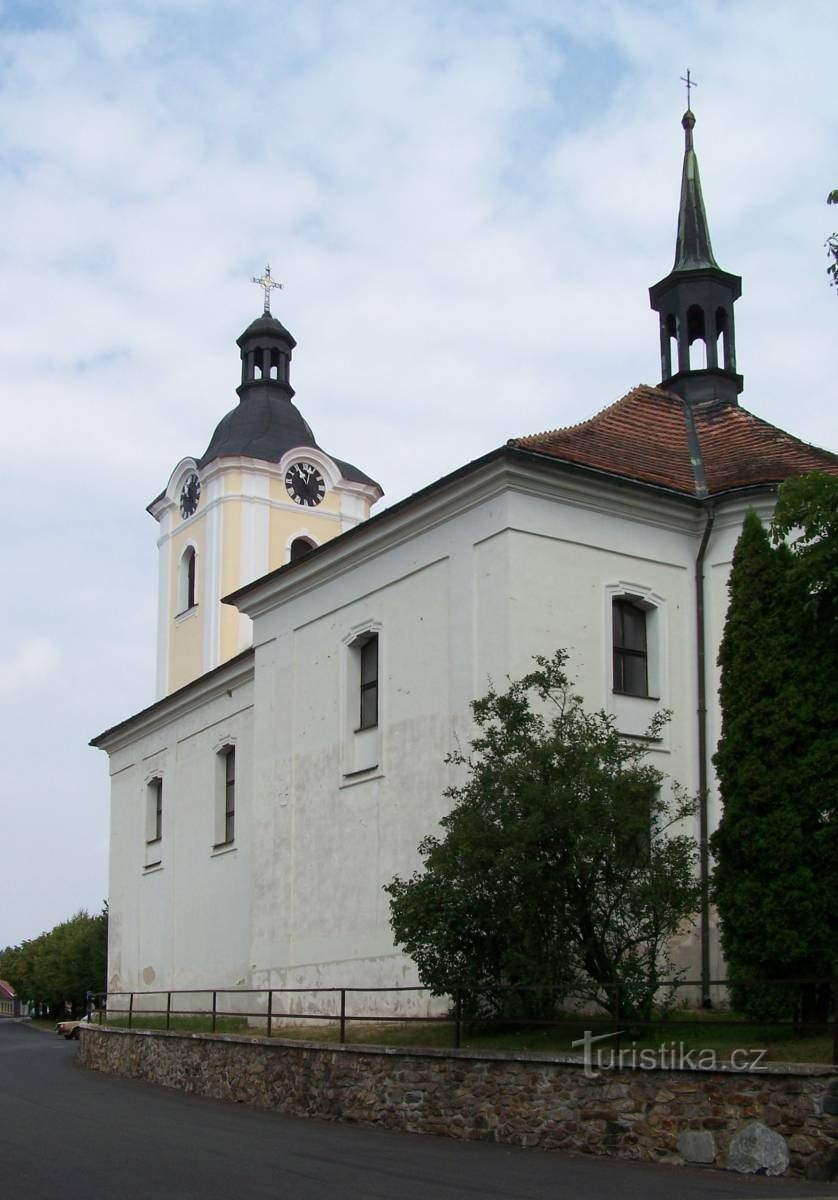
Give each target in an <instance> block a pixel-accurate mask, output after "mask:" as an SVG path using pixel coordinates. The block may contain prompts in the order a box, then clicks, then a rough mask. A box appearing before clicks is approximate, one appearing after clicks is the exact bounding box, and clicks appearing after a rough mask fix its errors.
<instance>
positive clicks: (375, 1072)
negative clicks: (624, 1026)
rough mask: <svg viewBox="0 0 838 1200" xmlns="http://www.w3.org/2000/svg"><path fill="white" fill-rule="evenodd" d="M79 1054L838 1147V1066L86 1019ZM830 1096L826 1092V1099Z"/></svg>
mask: <svg viewBox="0 0 838 1200" xmlns="http://www.w3.org/2000/svg"><path fill="white" fill-rule="evenodd" d="M79 1058H80V1062H81V1065H82V1066H84V1067H89V1068H91V1069H93V1070H98V1071H105V1072H109V1073H111V1074H115V1075H124V1076H131V1077H133V1078H138V1079H144V1080H147V1081H149V1082H152V1083H157V1084H162V1085H164V1086H166V1087H175V1088H180V1089H182V1090H183V1091H186V1092H192V1093H196V1094H199V1095H202V1096H210V1097H214V1098H216V1099H221V1100H234V1101H237V1102H239V1103H244V1104H253V1105H257V1106H259V1107H263V1108H272V1109H275V1110H277V1111H278V1112H283V1113H290V1114H294V1115H297V1116H311V1117H320V1118H326V1119H331V1120H339V1121H354V1122H358V1123H362V1124H367V1125H379V1126H383V1127H385V1128H387V1129H399V1130H405V1131H408V1132H413V1133H437V1134H443V1135H445V1136H447V1137H457V1138H472V1139H482V1140H484V1141H493V1142H502V1143H505V1144H508V1145H517V1146H537V1147H539V1148H541V1149H544V1150H566V1151H576V1152H581V1153H585V1154H599V1155H614V1156H618V1157H621V1158H630V1159H643V1160H646V1161H658V1162H670V1163H682V1162H691V1163H696V1164H699V1163H700V1164H705V1165H707V1166H715V1167H723V1168H728V1169H736V1170H746V1171H752V1172H755V1173H767V1174H779V1173H783V1172H784V1171H788V1172H789V1173H792V1174H796V1175H802V1174H808V1175H810V1177H813V1178H823V1177H824V1176H823V1174H821V1175H818V1174H817V1172H818V1171H819V1170H821V1171H822V1170H823V1164H824V1163H830V1162H835V1160H836V1157H838V1118H837V1117H836V1116H835V1115H832V1112H831V1110H832V1109H833V1108H834V1104H833V1103H831V1099H832V1097H833V1096H834V1095H835V1094H836V1093H838V1069H836V1068H834V1067H819V1066H805V1065H804V1066H781V1065H771V1066H768V1067H767V1068H765V1069H764V1070H747V1071H740V1070H732V1069H730V1068H721V1067H717V1068H714V1069H712V1070H679V1069H668V1070H664V1069H662V1068H654V1069H652V1070H643V1069H639V1068H638V1069H627V1068H623V1069H620V1070H613V1071H610V1070H609V1071H602V1072H601V1073H599V1074H598V1075H596V1076H595V1077H593V1078H591V1077H588V1076H586V1074H585V1073H584V1072H583V1070H582V1064H581V1063H580V1062H579V1061H577V1060H575V1059H571V1058H569V1057H567V1056H562V1055H549V1054H536V1053H529V1054H521V1053H503V1052H498V1051H496V1052H491V1051H482V1052H476V1051H470V1050H452V1051H441V1050H432V1049H427V1050H426V1049H414V1048H403V1049H391V1048H388V1047H371V1046H323V1045H317V1044H314V1043H310V1042H296V1041H295V1042H290V1041H280V1040H279V1039H272V1040H271V1041H268V1040H267V1039H264V1038H236V1037H229V1036H223V1035H212V1036H210V1035H198V1034H192V1035H189V1034H179V1033H149V1032H144V1031H128V1030H123V1029H108V1028H102V1029H99V1028H96V1027H92V1028H89V1029H83V1030H82V1032H81V1044H80V1051H79ZM825 1101H826V1103H825Z"/></svg>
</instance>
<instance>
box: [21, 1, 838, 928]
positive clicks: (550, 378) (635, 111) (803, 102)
mask: <svg viewBox="0 0 838 1200" xmlns="http://www.w3.org/2000/svg"><path fill="white" fill-rule="evenodd" d="M836 33H838V9H836V6H835V4H834V0H805V3H800V4H795V5H790V4H788V3H787V2H786V0H780V2H774V0H754V2H749V0H725V2H718V0H716V2H714V0H706V2H705V3H703V4H701V5H696V4H694V3H685V2H682V0H671V2H666V3H664V2H660V3H657V2H652V0H602V2H599V3H596V4H591V3H589V2H588V0H585V2H582V3H577V2H576V0H400V2H399V3H397V4H394V3H392V2H384V0H380V2H379V0H351V2H349V0H301V2H297V0H272V2H267V0H250V2H249V3H248V4H247V5H238V4H237V5H233V4H229V3H221V2H217V0H145V2H144V4H143V5H142V6H140V5H138V4H136V3H135V2H132V3H120V2H118V0H114V2H110V0H73V3H69V2H68V0H67V2H63V3H50V2H48V0H44V2H38V0H27V2H25V3H3V0H0V230H2V236H0V405H1V406H2V420H0V467H1V469H0V491H2V496H1V497H0V502H1V503H2V509H0V511H2V538H3V544H2V551H3V552H2V560H0V561H2V563H3V567H4V586H3V587H2V594H1V595H0V605H2V613H0V621H1V622H2V623H0V628H2V630H3V637H2V641H1V642H0V710H2V711H0V729H2V761H3V769H2V778H1V781H0V805H1V806H2V812H3V828H4V836H3V838H2V842H0V947H3V946H4V945H8V944H15V943H18V942H20V941H21V940H22V939H24V938H29V937H33V936H36V935H37V934H38V933H40V932H41V931H42V930H45V929H48V928H50V927H52V926H53V925H54V924H56V923H57V922H59V921H61V920H64V919H66V918H67V917H69V916H71V915H72V914H73V913H74V912H76V911H77V910H78V909H80V908H86V909H88V911H90V912H96V911H98V910H99V908H100V907H101V905H102V902H103V901H104V899H105V898H106V897H107V890H108V875H107V855H108V790H109V789H108V772H107V759H106V756H105V755H104V754H103V753H101V752H100V751H96V750H93V749H91V748H89V746H88V744H87V743H88V741H89V739H90V738H91V737H92V736H94V735H95V734H97V733H99V732H101V731H102V730H103V729H105V728H106V727H109V726H111V725H113V724H115V723H116V722H118V721H119V720H122V719H123V718H125V717H126V716H129V715H130V714H131V713H133V712H136V711H137V710H138V709H140V708H142V707H144V706H145V705H147V704H149V703H150V702H151V701H152V700H153V699H154V663H155V649H154V647H155V637H156V629H155V623H156V601H155V597H156V572H157V564H156V553H157V552H156V535H157V526H156V523H155V522H154V521H153V519H152V518H151V517H150V516H149V515H148V513H147V512H146V511H145V507H146V505H147V504H148V503H149V501H150V500H152V498H153V497H154V496H156V495H157V493H158V492H159V491H160V490H162V488H163V487H164V486H165V484H166V482H167V480H168V477H169V474H170V472H171V470H172V468H173V467H174V466H175V464H176V463H177V462H178V461H179V460H180V459H181V458H183V457H184V456H186V455H190V454H191V455H195V456H197V455H200V454H201V453H202V452H203V451H204V449H205V448H206V445H207V443H208V441H209V439H210V436H211V434H212V431H213V428H214V427H215V425H216V423H217V422H218V420H219V419H220V418H221V416H223V414H224V413H225V412H227V411H228V410H229V409H231V408H232V407H233V406H234V404H235V403H236V395H235V392H234V388H235V386H236V384H237V382H238V379H239V369H240V364H239V358H238V350H237V347H236V346H235V338H236V337H237V336H238V334H239V333H240V332H241V331H242V330H243V329H244V328H245V326H246V325H248V324H249V323H250V321H251V320H252V319H253V318H254V317H255V316H257V315H258V313H259V312H260V310H261V299H262V293H261V292H260V291H259V290H258V288H256V287H254V285H253V284H252V283H251V282H250V279H251V276H253V275H258V274H260V273H261V271H262V269H263V267H264V266H265V264H266V263H270V265H271V268H272V271H273V275H274V277H275V278H278V279H280V280H282V281H283V284H284V290H283V291H281V292H274V293H273V300H272V307H273V311H274V313H275V315H277V316H278V317H279V318H280V319H281V320H282V322H283V323H284V324H285V325H286V326H287V328H289V329H290V330H291V332H292V333H293V334H294V336H295V338H296V339H297V343H298V345H297V350H296V352H295V355H294V361H293V365H292V372H293V373H292V382H293V384H294V386H295V388H296V392H297V395H296V403H297V404H298V406H299V408H300V410H301V411H302V413H303V415H304V416H305V417H306V419H307V420H308V421H309V423H310V425H311V426H312V427H313V429H314V432H315V435H316V436H317V439H318V441H319V443H320V444H321V445H322V446H323V447H324V448H325V449H326V450H328V451H329V452H331V453H332V454H335V455H337V456H338V457H340V458H342V459H346V460H348V461H350V462H353V463H355V464H357V465H358V466H359V467H361V468H362V469H363V470H364V471H366V472H367V473H368V474H369V475H371V476H372V477H373V478H375V479H378V480H379V481H380V482H381V483H382V485H383V487H384V490H385V493H386V497H385V500H384V501H383V502H382V505H380V506H379V510H380V508H381V507H382V506H383V505H386V504H387V503H392V502H394V501H396V500H398V499H401V498H402V497H404V496H406V495H408V494H410V493H411V492H413V491H415V490H417V489H418V488H420V487H422V486H424V485H425V484H427V483H429V482H431V481H432V480H434V479H436V478H438V477H439V476H441V475H443V474H445V473H446V472H448V471H450V470H453V469H454V468H456V467H457V466H459V465H461V464H462V463H465V462H467V461H469V460H471V459H473V458H476V457H478V456H479V455H481V454H483V453H485V452H487V451H488V450H491V449H492V448H494V447H495V446H498V445H500V444H502V443H503V442H505V441H506V440H507V439H508V438H510V437H514V436H518V435H523V434H528V433H534V432H537V431H540V430H544V429H552V428H557V427H560V426H564V425H568V424H572V423H575V422H577V421H580V420H584V419H585V418H586V417H589V416H591V415H593V413H595V412H597V411H598V410H600V409H602V408H604V407H605V406H606V405H608V404H610V403H612V402H613V401H614V400H616V399H618V398H619V397H620V396H621V395H623V394H624V393H625V392H626V391H627V390H628V389H629V388H631V387H632V386H634V385H635V384H637V383H641V382H643V383H649V384H655V383H657V382H658V381H659V361H658V336H657V326H656V318H655V317H654V315H653V314H652V313H651V311H650V310H649V304H648V287H649V285H650V284H652V283H654V282H656V281H657V280H658V279H660V278H662V277H663V276H665V275H666V274H667V273H668V272H669V270H670V268H671V266H672V260H673V253H674V241H675V228H676V218H677V204H678V190H679V184H680V172H681V161H682V154H683V131H682V129H681V125H680V120H681V115H682V113H683V110H684V108H685V106H686V105H685V91H684V85H683V83H682V82H681V79H680V77H681V76H682V75H684V74H685V73H686V69H687V68H688V67H689V68H690V70H691V73H692V77H693V78H694V79H695V80H696V81H697V83H698V86H697V88H696V89H695V91H694V92H693V99H692V107H693V109H694V111H695V114H696V118H697V125H696V129H695V143H696V149H697V153H698V158H699V164H700V169H701V176H702V184H703V189H704V198H705V202H706V205H707V209H708V213H709V219H710V229H711V234H712V239H713V248H714V251H715V255H716V258H717V260H718V262H719V264H720V265H721V266H722V267H723V268H724V269H725V270H728V271H732V272H735V273H737V274H740V275H742V277H743V295H742V299H741V300H740V301H739V302H738V304H737V309H736V322H737V324H736V333H737V356H738V366H739V369H740V371H741V372H742V373H743V374H744V377H745V391H744V393H743V396H742V398H741V399H742V403H743V404H744V405H745V407H747V408H749V409H750V410H751V411H752V412H755V413H757V414H758V415H759V416H761V417H764V418H765V419H767V420H768V421H771V422H773V423H774V424H777V425H779V426H781V427H782V428H785V429H788V430H789V431H790V432H792V433H794V434H796V435H797V436H799V437H801V438H803V439H805V440H807V441H811V442H814V443H816V444H818V445H821V446H826V447H828V448H830V449H833V450H835V449H838V415H836V413H837V412H838V410H836V404H835V384H834V378H835V369H834V362H835V349H834V348H835V337H836V329H838V291H836V290H835V289H830V287H829V286H828V281H827V274H826V266H827V259H826V252H825V250H824V245H823V243H824V240H825V238H826V237H827V236H828V235H829V234H830V233H831V232H832V231H833V229H834V228H835V226H836V225H838V214H836V211H835V209H829V208H827V206H826V196H827V193H828V192H829V191H830V189H831V188H834V187H838V154H836V145H838V102H836V98H835V69H834V47H835V41H836Z"/></svg>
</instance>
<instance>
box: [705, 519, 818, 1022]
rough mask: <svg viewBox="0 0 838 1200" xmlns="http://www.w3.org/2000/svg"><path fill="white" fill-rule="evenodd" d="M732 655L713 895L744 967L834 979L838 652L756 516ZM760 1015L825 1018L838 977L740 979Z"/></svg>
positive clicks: (749, 1006) (733, 957)
mask: <svg viewBox="0 0 838 1200" xmlns="http://www.w3.org/2000/svg"><path fill="white" fill-rule="evenodd" d="M729 589H730V606H729V610H728V617H727V623H726V626H725V631H724V637H723V640H722V644H721V649H720V653H719V665H720V666H721V669H722V674H721V688H720V699H721V708H722V737H721V741H720V743H719V748H718V751H717V753H716V756H715V760H714V761H715V764H716V769H717V772H718V778H719V786H720V790H721V796H722V801H723V805H724V810H723V815H722V819H721V823H720V825H719V828H718V830H717V831H716V833H715V834H714V835H713V837H712V839H711V849H712V851H713V854H714V855H715V858H716V867H715V872H714V877H713V896H714V900H715V902H716V905H717V906H718V910H719V917H720V921H721V934H722V946H723V949H724V953H725V956H726V958H727V961H728V967H729V971H730V975H731V977H732V978H733V979H740V980H750V979H755V980H765V981H769V980H789V981H791V980H795V979H800V978H804V977H809V976H818V977H827V978H831V977H832V976H833V975H834V974H835V972H836V970H838V923H836V863H838V843H837V842H836V798H835V790H836V771H838V733H837V732H836V725H838V722H836V704H835V695H836V674H835V670H836V649H835V645H834V642H835V638H834V635H831V634H830V630H829V628H828V624H827V623H826V622H824V621H819V620H818V614H817V611H816V610H815V609H814V608H813V606H812V604H811V603H808V600H809V594H808V590H807V581H806V577H805V573H804V572H802V571H801V570H799V568H798V563H797V561H796V559H795V555H794V554H793V553H792V552H791V551H790V550H789V548H788V547H787V546H786V545H784V544H780V545H777V546H772V545H771V542H770V540H769V536H768V533H767V531H766V530H765V529H764V527H763V525H762V523H761V522H760V520H759V518H758V517H757V516H756V514H755V513H753V512H752V513H749V514H748V516H747V517H746V519H745V523H744V527H743V530H742V535H741V537H740V539H739V542H738V544H737V547H736V552H735V554H734V559H733V568H732V572H731V576H730V582H729ZM735 999H736V1001H737V1003H738V1004H739V1005H740V1006H741V1007H743V1008H744V1009H745V1010H746V1011H748V1012H750V1013H751V1014H752V1015H754V1016H760V1017H769V1016H781V1015H784V1016H787V1015H789V1013H790V1012H791V1011H796V1013H797V1016H798V1017H799V1018H801V1019H803V1020H807V1019H808V1020H812V1019H823V1018H824V1017H825V1016H826V1013H827V1010H828V1006H829V986H828V985H826V986H820V987H816V986H813V985H798V984H793V983H790V984H789V985H788V986H785V987H782V986H781V987H772V986H768V985H767V984H763V985H762V986H757V987H745V986H743V987H741V988H739V989H737V990H736V993H735Z"/></svg>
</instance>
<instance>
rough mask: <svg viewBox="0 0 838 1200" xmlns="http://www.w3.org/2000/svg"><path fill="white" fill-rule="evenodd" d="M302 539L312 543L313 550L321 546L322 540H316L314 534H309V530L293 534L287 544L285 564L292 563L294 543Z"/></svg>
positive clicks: (300, 530)
mask: <svg viewBox="0 0 838 1200" xmlns="http://www.w3.org/2000/svg"><path fill="white" fill-rule="evenodd" d="M300 538H302V539H303V540H304V541H306V542H310V543H311V547H312V549H316V548H317V547H318V546H319V545H320V539H319V538H316V537H315V536H314V534H313V533H310V532H309V530H308V529H298V530H296V531H295V532H294V533H292V534H291V536H290V537H289V538H288V539H287V541H286V543H285V559H284V561H285V562H290V561H291V547H292V546H293V544H294V542H296V541H298V540H299V539H300Z"/></svg>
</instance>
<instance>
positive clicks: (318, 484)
mask: <svg viewBox="0 0 838 1200" xmlns="http://www.w3.org/2000/svg"><path fill="white" fill-rule="evenodd" d="M285 487H286V490H287V492H288V495H289V496H290V497H291V499H292V500H293V501H294V503H295V504H302V505H305V506H307V507H308V508H314V507H315V505H317V504H319V503H320V501H321V500H322V499H323V497H324V496H325V495H326V481H325V479H324V478H323V476H322V475H321V474H320V472H319V471H318V469H317V467H315V465H314V463H310V462H295V463H292V464H291V466H290V467H289V468H288V470H287V471H286V472H285Z"/></svg>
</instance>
